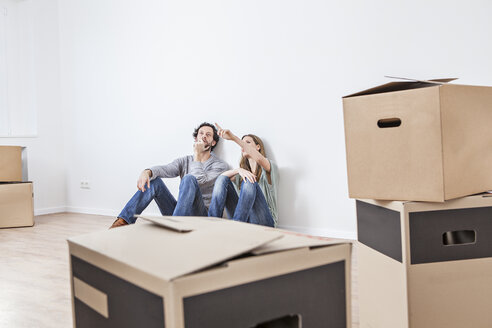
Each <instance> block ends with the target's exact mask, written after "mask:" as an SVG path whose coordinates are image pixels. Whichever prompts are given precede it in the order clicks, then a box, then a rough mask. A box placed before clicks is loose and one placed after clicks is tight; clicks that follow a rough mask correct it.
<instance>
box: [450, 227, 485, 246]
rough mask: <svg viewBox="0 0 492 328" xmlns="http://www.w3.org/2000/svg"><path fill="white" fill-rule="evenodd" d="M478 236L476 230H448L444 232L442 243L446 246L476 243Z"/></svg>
mask: <svg viewBox="0 0 492 328" xmlns="http://www.w3.org/2000/svg"><path fill="white" fill-rule="evenodd" d="M476 236H477V234H476V232H475V230H457V231H446V232H445V233H443V234H442V243H443V245H444V246H456V245H465V244H475V243H476V241H477V238H476Z"/></svg>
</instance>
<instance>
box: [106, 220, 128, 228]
mask: <svg viewBox="0 0 492 328" xmlns="http://www.w3.org/2000/svg"><path fill="white" fill-rule="evenodd" d="M124 225H128V222H126V221H125V220H123V219H122V218H117V219H116V220H115V221H114V222H113V224H112V225H111V227H109V229H113V228H117V227H121V226H124Z"/></svg>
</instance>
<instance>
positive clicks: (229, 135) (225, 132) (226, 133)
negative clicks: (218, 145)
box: [215, 123, 234, 140]
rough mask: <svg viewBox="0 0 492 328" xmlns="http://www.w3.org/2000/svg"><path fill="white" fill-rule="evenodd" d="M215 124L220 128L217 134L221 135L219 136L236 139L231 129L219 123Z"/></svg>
mask: <svg viewBox="0 0 492 328" xmlns="http://www.w3.org/2000/svg"><path fill="white" fill-rule="evenodd" d="M215 126H216V127H217V129H218V131H217V134H218V135H219V137H221V138H224V139H225V140H234V134H233V133H232V132H231V130H228V129H223V128H221V126H220V125H219V124H217V123H215Z"/></svg>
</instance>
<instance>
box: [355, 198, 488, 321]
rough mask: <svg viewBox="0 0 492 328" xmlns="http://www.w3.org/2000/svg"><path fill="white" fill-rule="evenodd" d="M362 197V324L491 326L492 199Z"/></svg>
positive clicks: (359, 247) (359, 248)
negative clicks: (428, 200) (426, 200)
mask: <svg viewBox="0 0 492 328" xmlns="http://www.w3.org/2000/svg"><path fill="white" fill-rule="evenodd" d="M490 196H491V195H489V194H487V195H475V196H470V197H465V198H460V199H456V200H450V201H446V202H444V203H422V202H395V201H393V202H385V201H374V200H358V201H357V225H358V239H359V243H358V244H357V259H358V277H359V281H358V286H359V316H360V327H361V328H374V327H378V328H400V327H401V328H436V327H446V328H458V327H460V328H462V327H473V328H485V327H491V325H492V312H491V311H490V309H492V197H490Z"/></svg>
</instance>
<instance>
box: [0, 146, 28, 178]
mask: <svg viewBox="0 0 492 328" xmlns="http://www.w3.org/2000/svg"><path fill="white" fill-rule="evenodd" d="M14 181H15V182H19V181H27V159H26V153H25V147H20V146H0V182H14Z"/></svg>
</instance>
